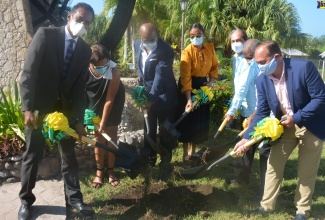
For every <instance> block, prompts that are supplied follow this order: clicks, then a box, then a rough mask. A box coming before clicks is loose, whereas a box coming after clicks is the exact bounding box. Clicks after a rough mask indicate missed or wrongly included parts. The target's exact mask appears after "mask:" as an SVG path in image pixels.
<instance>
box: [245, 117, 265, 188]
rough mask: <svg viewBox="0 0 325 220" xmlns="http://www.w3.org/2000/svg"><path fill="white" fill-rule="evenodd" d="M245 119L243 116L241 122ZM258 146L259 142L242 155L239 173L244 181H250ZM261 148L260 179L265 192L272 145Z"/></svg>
mask: <svg viewBox="0 0 325 220" xmlns="http://www.w3.org/2000/svg"><path fill="white" fill-rule="evenodd" d="M244 120H245V118H244V117H243V116H241V124H242V122H243V121H244ZM257 147H258V144H255V145H253V146H252V147H251V148H250V149H249V150H248V151H246V152H245V154H244V155H243V157H242V167H241V171H240V173H239V177H240V179H241V180H242V181H244V182H246V183H249V177H250V174H251V170H252V165H253V161H254V154H255V152H256V149H257ZM258 150H259V154H260V181H261V189H260V192H261V193H263V191H264V184H265V173H266V167H267V159H268V158H269V155H270V150H271V145H266V146H263V147H262V148H261V149H258Z"/></svg>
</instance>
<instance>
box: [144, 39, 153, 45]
mask: <svg viewBox="0 0 325 220" xmlns="http://www.w3.org/2000/svg"><path fill="white" fill-rule="evenodd" d="M155 42H156V39H153V40H146V41H143V40H141V43H143V44H153V43H155Z"/></svg>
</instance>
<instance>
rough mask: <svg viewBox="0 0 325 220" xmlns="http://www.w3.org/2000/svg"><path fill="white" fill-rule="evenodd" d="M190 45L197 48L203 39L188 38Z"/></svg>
mask: <svg viewBox="0 0 325 220" xmlns="http://www.w3.org/2000/svg"><path fill="white" fill-rule="evenodd" d="M190 40H191V43H192V44H193V45H195V46H199V45H201V44H202V43H203V37H194V38H190Z"/></svg>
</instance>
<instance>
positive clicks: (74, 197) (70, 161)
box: [19, 117, 83, 205]
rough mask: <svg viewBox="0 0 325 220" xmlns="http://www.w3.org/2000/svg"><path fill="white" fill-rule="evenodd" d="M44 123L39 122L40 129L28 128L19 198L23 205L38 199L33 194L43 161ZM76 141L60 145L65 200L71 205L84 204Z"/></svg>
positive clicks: (70, 140)
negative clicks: (38, 171)
mask: <svg viewBox="0 0 325 220" xmlns="http://www.w3.org/2000/svg"><path fill="white" fill-rule="evenodd" d="M42 121H43V118H41V117H40V118H39V120H38V129H34V130H31V129H29V128H28V127H26V132H25V136H26V148H27V149H26V151H25V152H24V154H23V160H22V167H21V190H20V192H19V197H20V199H21V203H22V204H26V205H32V204H33V203H34V202H35V200H36V197H35V195H34V194H33V193H32V190H33V189H34V187H35V183H36V176H37V170H38V163H39V161H40V160H41V159H42V155H43V150H44V146H45V140H44V137H43V135H42V131H41V128H42ZM74 147H75V139H64V140H62V141H60V143H59V152H60V155H61V172H62V177H63V181H64V190H65V199H66V202H67V203H69V204H74V203H77V202H82V201H83V198H82V194H81V192H80V185H79V177H78V161H77V158H76V155H75V150H74Z"/></svg>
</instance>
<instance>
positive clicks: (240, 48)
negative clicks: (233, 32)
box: [231, 42, 244, 53]
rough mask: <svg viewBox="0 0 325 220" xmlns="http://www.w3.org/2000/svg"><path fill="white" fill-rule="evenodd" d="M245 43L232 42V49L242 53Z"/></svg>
mask: <svg viewBox="0 0 325 220" xmlns="http://www.w3.org/2000/svg"><path fill="white" fill-rule="evenodd" d="M243 48H244V44H243V43H242V42H234V43H232V44H231V49H232V50H233V51H234V52H235V53H241V52H242V51H243Z"/></svg>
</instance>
